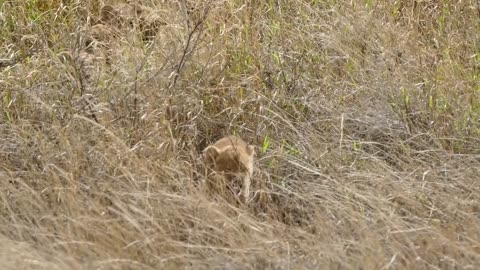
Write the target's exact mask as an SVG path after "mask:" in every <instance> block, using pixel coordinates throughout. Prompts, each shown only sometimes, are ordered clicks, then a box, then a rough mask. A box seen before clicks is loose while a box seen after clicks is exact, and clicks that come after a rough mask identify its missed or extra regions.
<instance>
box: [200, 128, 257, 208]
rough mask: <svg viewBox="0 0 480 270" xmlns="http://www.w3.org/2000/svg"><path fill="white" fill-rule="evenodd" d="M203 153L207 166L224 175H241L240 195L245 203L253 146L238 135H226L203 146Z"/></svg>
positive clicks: (247, 194)
mask: <svg viewBox="0 0 480 270" xmlns="http://www.w3.org/2000/svg"><path fill="white" fill-rule="evenodd" d="M204 153H205V164H206V165H207V167H208V168H210V169H212V170H213V171H215V172H219V173H223V174H224V175H226V176H237V175H238V176H242V177H243V185H242V190H241V191H240V196H241V200H242V202H243V203H246V202H247V201H248V196H249V193H250V182H251V180H250V178H251V176H252V174H253V158H254V156H255V147H254V146H253V145H248V144H247V143H246V142H245V141H243V140H242V139H241V138H239V137H236V136H227V137H224V138H222V139H220V140H218V141H216V142H215V143H214V144H212V145H210V146H208V147H207V148H205V150H204Z"/></svg>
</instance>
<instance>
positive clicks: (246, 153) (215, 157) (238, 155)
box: [205, 145, 255, 173]
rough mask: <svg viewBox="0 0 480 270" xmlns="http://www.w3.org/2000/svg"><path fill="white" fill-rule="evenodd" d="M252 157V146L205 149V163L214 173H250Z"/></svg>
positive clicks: (212, 146)
mask: <svg viewBox="0 0 480 270" xmlns="http://www.w3.org/2000/svg"><path fill="white" fill-rule="evenodd" d="M254 156H255V148H254V146H252V145H227V146H226V147H223V148H220V147H218V146H215V145H211V146H208V147H207V148H206V149H205V162H206V164H207V166H209V167H210V168H212V169H214V170H216V171H223V172H231V173H244V172H249V173H251V170H252V168H253V158H254Z"/></svg>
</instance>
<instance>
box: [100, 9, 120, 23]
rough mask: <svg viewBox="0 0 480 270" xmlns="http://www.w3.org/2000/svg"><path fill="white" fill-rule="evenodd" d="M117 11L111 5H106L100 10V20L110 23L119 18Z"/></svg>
mask: <svg viewBox="0 0 480 270" xmlns="http://www.w3.org/2000/svg"><path fill="white" fill-rule="evenodd" d="M117 15H118V14H117V12H116V10H115V9H114V8H113V6H111V5H105V6H103V7H102V9H101V10H100V18H101V20H102V21H103V22H109V21H111V20H113V19H114V18H115V16H117Z"/></svg>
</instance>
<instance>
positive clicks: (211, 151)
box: [203, 145, 220, 160]
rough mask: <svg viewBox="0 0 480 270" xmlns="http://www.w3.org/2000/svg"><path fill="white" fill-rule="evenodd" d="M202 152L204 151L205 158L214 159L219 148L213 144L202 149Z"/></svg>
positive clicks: (218, 152)
mask: <svg viewBox="0 0 480 270" xmlns="http://www.w3.org/2000/svg"><path fill="white" fill-rule="evenodd" d="M203 153H205V158H206V159H207V160H215V159H216V158H217V157H218V155H219V154H220V149H218V148H217V147H215V146H213V145H210V146H208V147H207V148H205V149H204V150H203Z"/></svg>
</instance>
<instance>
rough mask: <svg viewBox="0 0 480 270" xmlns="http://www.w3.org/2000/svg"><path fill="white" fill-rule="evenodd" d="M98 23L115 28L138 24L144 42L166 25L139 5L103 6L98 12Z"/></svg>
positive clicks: (147, 9)
mask: <svg viewBox="0 0 480 270" xmlns="http://www.w3.org/2000/svg"><path fill="white" fill-rule="evenodd" d="M100 21H101V22H102V23H104V24H110V25H115V26H117V27H123V26H134V25H136V24H138V26H139V27H140V30H141V32H142V34H143V38H144V39H145V40H149V39H152V38H153V37H154V36H155V35H156V33H157V31H158V30H159V28H160V27H161V26H163V25H166V23H165V22H164V21H163V20H162V19H161V18H160V16H159V15H158V14H157V13H156V12H155V11H154V10H153V9H151V8H149V7H146V6H142V5H139V4H117V5H113V6H112V5H105V6H103V7H102V9H101V10H100Z"/></svg>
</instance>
